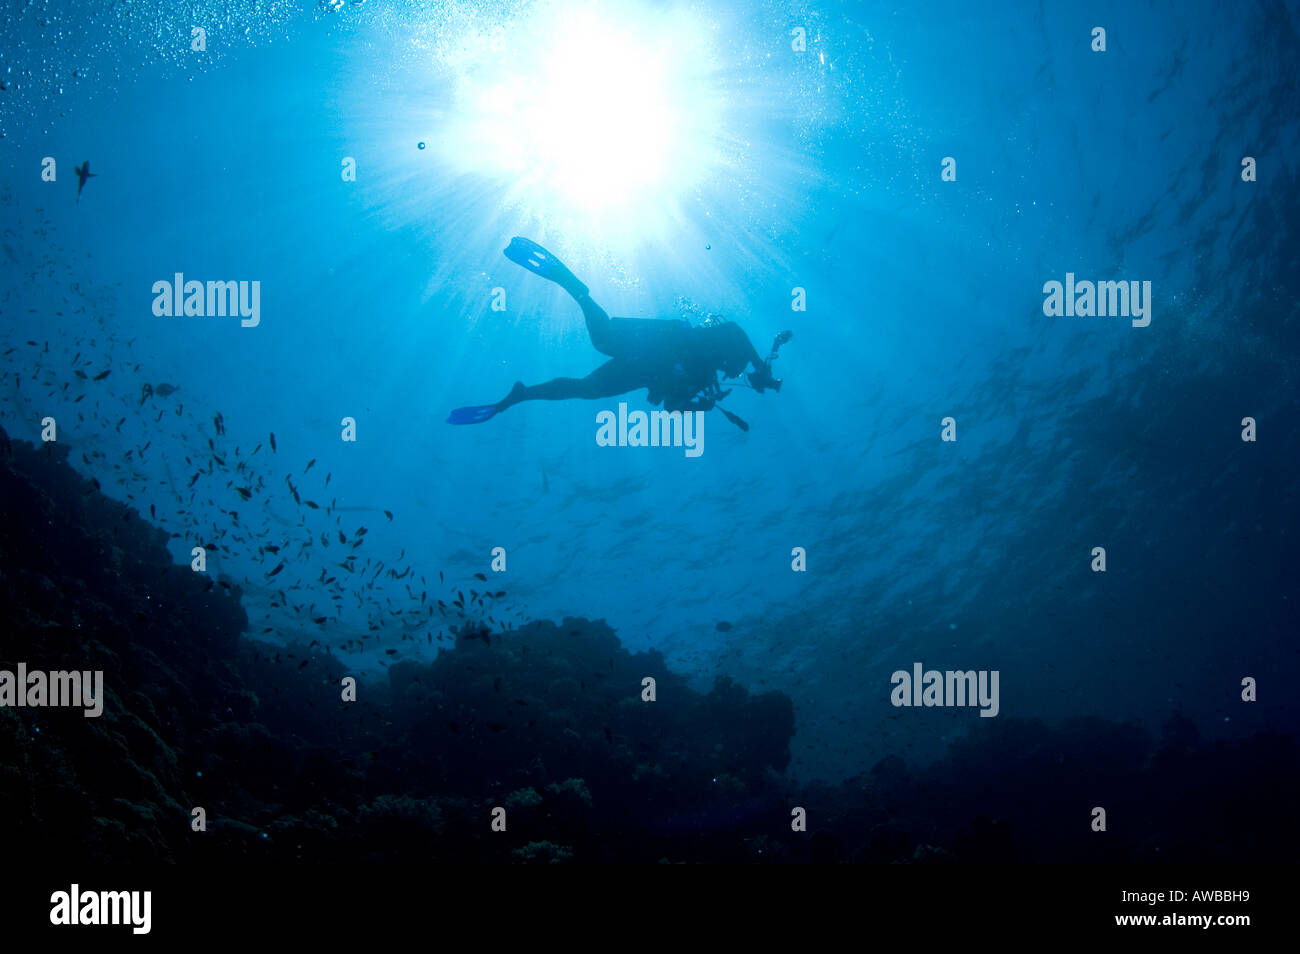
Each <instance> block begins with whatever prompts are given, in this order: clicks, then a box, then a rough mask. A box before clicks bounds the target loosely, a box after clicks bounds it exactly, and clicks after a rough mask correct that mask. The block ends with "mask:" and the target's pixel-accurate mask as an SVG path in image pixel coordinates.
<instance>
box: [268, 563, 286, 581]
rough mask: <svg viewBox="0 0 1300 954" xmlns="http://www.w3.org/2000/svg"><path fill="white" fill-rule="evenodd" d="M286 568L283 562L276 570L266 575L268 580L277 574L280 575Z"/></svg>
mask: <svg viewBox="0 0 1300 954" xmlns="http://www.w3.org/2000/svg"><path fill="white" fill-rule="evenodd" d="M284 567H285V563H284V561H281V563H280V565H279V566H277V567H276V568H275V569H274V570H272V571H271V572H270V573H268V574H266V577H267V579H270V578H271V577H273V576H275V575H276V574H277V573H279V572H280V571H281V570H283V569H284Z"/></svg>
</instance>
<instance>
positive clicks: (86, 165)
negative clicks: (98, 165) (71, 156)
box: [72, 159, 99, 205]
mask: <svg viewBox="0 0 1300 954" xmlns="http://www.w3.org/2000/svg"><path fill="white" fill-rule="evenodd" d="M72 172H73V174H74V175H76V177H77V204H78V205H80V204H81V190H82V189H84V188H86V180H87V179H93V178H95V177H96V176H97V175H99V173H98V172H91V171H90V160H89V159H86V160H83V161H82V163H81V165H79V166H73V167H72Z"/></svg>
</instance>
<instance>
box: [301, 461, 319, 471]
mask: <svg viewBox="0 0 1300 954" xmlns="http://www.w3.org/2000/svg"><path fill="white" fill-rule="evenodd" d="M315 463H316V458H315V457H313V458H312V459H311V460H309V461H307V466H306V467H304V468H303V469H302V472H303V473H304V474H305V473H307V471H309V470H311V469H312V466H313V465H314V464H315Z"/></svg>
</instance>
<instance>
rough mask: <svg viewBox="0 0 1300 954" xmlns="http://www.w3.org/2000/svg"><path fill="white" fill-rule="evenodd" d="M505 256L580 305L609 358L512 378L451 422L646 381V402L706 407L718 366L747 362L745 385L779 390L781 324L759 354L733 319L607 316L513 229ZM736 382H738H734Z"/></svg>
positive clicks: (737, 372) (717, 394)
mask: <svg viewBox="0 0 1300 954" xmlns="http://www.w3.org/2000/svg"><path fill="white" fill-rule="evenodd" d="M505 256H506V258H508V259H510V261H512V262H514V263H515V264H517V265H521V266H523V267H524V268H526V269H528V270H529V271H530V272H532V273H533V274H535V275H540V276H541V277H542V278H545V279H548V280H549V281H553V282H555V283H556V284H557V285H559V286H560V287H561V288H563V289H564V290H565V291H567V292H568V293H569V294H570V295H572V296H573V299H574V300H575V301H576V302H577V303H578V305H579V306H580V307H581V308H582V314H583V316H584V317H585V318H586V319H587V332H588V333H589V334H590V335H591V343H592V345H594V346H595V348H596V350H597V351H599V352H600V353H601V354H604V355H608V356H609V360H608V361H606V362H605V363H604V364H602V365H601V366H600V367H598V368H597V369H596V370H595V371H593V372H591V374H589V375H587V376H586V377H585V378H554V379H552V380H550V381H546V382H544V383H542V384H534V385H531V386H530V385H526V384H524V383H523V382H522V381H516V382H515V386H514V387H513V388H511V389H510V393H509V394H507V395H506V396H505V397H504V398H502V399H501V400H500V401H498V402H497V403H496V404H484V405H480V406H477V407H461V408H457V409H456V410H454V411H452V412H451V416H450V417H448V418H447V423H449V424H480V423H482V422H483V421H486V420H489V419H490V418H492V417H494V416H495V415H497V414H499V413H500V412H502V411H504V410H505V409H506V408H509V407H513V406H514V405H516V404H518V403H519V402H520V401H564V400H567V399H569V398H586V399H593V398H604V397H614V396H615V395H619V394H626V393H627V392H629V391H635V390H638V389H639V388H646V389H647V395H646V398H647V400H648V401H649V402H650V403H651V404H660V403H662V404H663V406H664V408H665V409H666V410H669V411H707V410H710V409H712V408H713V407H714V406H716V405H717V403H718V402H719V401H721V400H722V399H723V398H725V397H726V396H727V395H728V394H730V393H731V390H732V389H731V388H727V389H726V390H723V388H722V383H723V382H720V381H719V379H718V374H719V372H721V373H722V374H725V375H726V377H728V378H739V377H740V376H741V374H743V373H744V371H745V368H746V367H748V366H750V365H752V366H753V368H754V370H753V371H751V372H750V373H749V374H748V375H747V376H746V377H747V382H748V386H749V387H751V388H753V389H754V390H755V391H758V392H759V393H762V392H763V391H765V390H768V389H771V390H773V391H780V390H781V379H780V378H775V377H773V376H772V361H773V360H775V358H776V357H777V351H778V350H779V349H780V347H781V345H783V344H785V343H786V342H787V341H789V340H790V338H791V336H792V335H791V332H789V331H783V332H781V333H780V334H779V335H777V336H776V339H775V340H774V341H773V342H772V352H771V354H769V355H768V356H767V357H766V358H761V357H759V354H758V352H757V351H755V350H754V345H753V344H752V343H751V342H750V340H749V336H748V335H746V334H745V332H744V331H743V330H742V329H741V327H740V326H739V325H737V324H735V323H734V322H730V321H725V322H718V323H716V324H708V325H701V326H692V325H690V324H689V323H688V322H686V321H682V320H672V319H661V318H611V317H610V316H609V315H607V314H606V313H605V309H603V308H601V307H600V306H599V305H598V304H596V303H595V302H594V301H592V299H591V295H590V294H589V293H588V289H587V286H586V285H584V284H582V282H580V281H578V279H577V278H575V277H574V274H573V272H571V271H569V269H568V268H566V267H565V266H564V264H563V263H562V262H561V261H560V260H559V259H558V258H556V257H555V256H554V255H552V254H551V253H550V252H548V251H547V250H546V249H544V248H542V247H541V246H540V245H538V244H537V243H536V242H532V241H529V240H528V239H526V238H519V237H515V238H513V239H511V240H510V247H509V248H507V249H506V250H505ZM734 383H738V382H733V384H734ZM718 410H719V411H722V413H723V414H724V415H725V416H726V418H727V420H729V421H731V422H732V423H733V424H735V425H736V426H737V427H739V428H740V429H741V430H745V431H747V430H749V425H748V424H746V423H745V422H744V421H742V420H741V419H740V418H739V417H737V416H736V415H734V414H732V413H730V412H728V411H727V410H725V409H724V408H718Z"/></svg>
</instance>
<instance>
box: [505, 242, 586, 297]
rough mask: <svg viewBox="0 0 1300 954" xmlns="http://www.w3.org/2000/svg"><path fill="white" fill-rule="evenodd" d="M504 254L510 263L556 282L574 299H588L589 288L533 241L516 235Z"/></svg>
mask: <svg viewBox="0 0 1300 954" xmlns="http://www.w3.org/2000/svg"><path fill="white" fill-rule="evenodd" d="M504 254H505V256H506V258H508V259H510V261H512V262H514V263H515V264H516V265H519V266H522V267H523V268H526V269H528V270H529V271H530V272H532V273H533V274H534V275H540V276H541V277H542V278H545V279H547V280H549V281H553V282H555V284H557V285H559V286H560V287H561V288H563V289H564V290H565V291H567V292H568V293H569V294H570V295H572V296H573V297H574V298H585V297H587V293H588V289H587V286H586V285H584V284H583V283H582V282H580V281H578V279H577V278H576V277H574V274H573V272H571V271H569V269H568V268H567V267H566V266H565V264H564V263H563V262H561V261H560V260H559V259H558V258H556V257H555V256H554V255H552V254H551V253H550V252H548V251H547V250H546V249H544V248H542V247H541V246H540V245H538V244H537V243H536V242H534V241H533V240H532V239H526V238H523V237H521V236H518V235H516V236H515V237H514V238H512V239H511V240H510V245H509V246H507V247H506V249H505V253H504Z"/></svg>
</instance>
